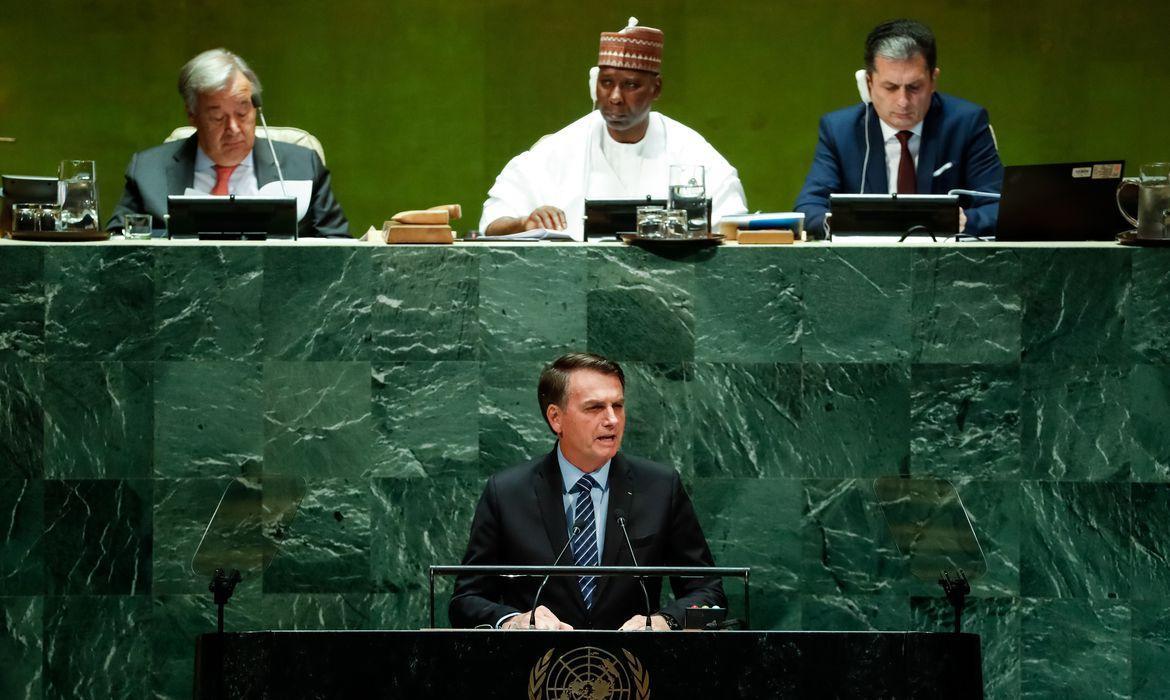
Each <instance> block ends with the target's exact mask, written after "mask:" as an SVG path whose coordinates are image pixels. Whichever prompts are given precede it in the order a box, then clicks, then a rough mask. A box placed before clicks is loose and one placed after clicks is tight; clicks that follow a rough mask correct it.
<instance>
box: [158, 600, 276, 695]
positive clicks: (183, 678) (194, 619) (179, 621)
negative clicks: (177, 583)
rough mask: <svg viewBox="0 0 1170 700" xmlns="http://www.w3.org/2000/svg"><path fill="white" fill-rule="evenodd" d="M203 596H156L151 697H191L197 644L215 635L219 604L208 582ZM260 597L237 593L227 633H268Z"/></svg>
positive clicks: (226, 621) (226, 614)
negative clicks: (200, 638)
mask: <svg viewBox="0 0 1170 700" xmlns="http://www.w3.org/2000/svg"><path fill="white" fill-rule="evenodd" d="M203 588H204V592H203V595H156V596H155V597H154V599H153V600H152V601H151V603H152V605H151V616H150V624H149V641H150V648H151V653H152V659H151V666H150V691H151V692H150V694H151V697H154V698H156V699H158V700H171V699H172V698H173V699H174V700H180V699H181V698H182V699H185V698H190V697H191V684H192V682H193V680H194V659H195V640H196V638H197V637H198V636H199V635H201V634H206V633H208V632H214V631H215V625H216V620H215V604H214V602H213V601H212V597H211V593H208V592H207V590H206V589H207V584H206V582H204V586H203ZM259 603H260V601H259V598H258V596H249V595H247V594H242V593H240V592H239V590H238V589H237V592H236V594H235V595H234V596H232V599H231V600H230V601H228V604H227V606H226V607H225V608H224V629H225V630H227V631H237V630H259V629H265V627H264V625H263V623H262V621H261V619H260V618H259V616H257V615H255V614H252V613H253V610H252V609H253V608H259Z"/></svg>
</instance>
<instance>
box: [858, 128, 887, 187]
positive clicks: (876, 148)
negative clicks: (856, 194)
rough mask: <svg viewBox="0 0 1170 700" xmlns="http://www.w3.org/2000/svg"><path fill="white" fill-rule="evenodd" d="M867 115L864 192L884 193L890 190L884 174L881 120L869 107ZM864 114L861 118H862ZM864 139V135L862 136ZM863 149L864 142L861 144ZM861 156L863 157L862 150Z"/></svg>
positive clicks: (884, 162)
mask: <svg viewBox="0 0 1170 700" xmlns="http://www.w3.org/2000/svg"><path fill="white" fill-rule="evenodd" d="M867 111H869V112H872V114H870V115H869V165H867V166H866V169H865V193H866V194H885V193H886V192H889V191H890V179H889V176H888V175H886V145H885V141H883V140H882V127H881V120H880V119H878V115H877V110H875V109H873V108H872V107H870V108H869V109H868V110H867ZM864 118H865V117H864V115H863V116H862V119H863V120H864ZM862 138H863V139H864V138H865V137H864V135H863V136H862ZM862 148H863V149H864V148H865V146H864V142H863V145H862ZM862 153H863V158H864V151H863V152H862Z"/></svg>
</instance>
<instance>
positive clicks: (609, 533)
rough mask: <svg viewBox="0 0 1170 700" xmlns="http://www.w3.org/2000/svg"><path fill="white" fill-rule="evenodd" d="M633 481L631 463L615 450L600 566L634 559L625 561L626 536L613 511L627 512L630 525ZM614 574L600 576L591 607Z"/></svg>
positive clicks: (611, 463) (610, 467)
mask: <svg viewBox="0 0 1170 700" xmlns="http://www.w3.org/2000/svg"><path fill="white" fill-rule="evenodd" d="M633 491H634V483H633V475H632V474H631V473H630V463H629V462H627V461H626V458H625V457H623V456H622V455H621V453H620V452H619V453H618V454H616V455H614V458H613V461H612V462H610V465H609V510H608V512H607V513H606V514H605V542H604V543H603V546H602V549H601V565H602V566H618V560H619V559H624V560H627V562H626V563H627V564H632V563H633V562H630V561H628V559H629V556H628V555H627V554H626V549H627V545H626V540H625V536H624V535H623V534H622V528H621V526H620V525H618V522H617V516H616V515H615V514H616V513H617V512H618V511H619V510H620V511H622V512H624V513H625V514H626V527H627V528H628V527H629V526H630V518H631V515H630V514H631V513H632V512H633V511H632V510H631V509H632V506H633V502H634V493H633ZM612 580H613V578H612V577H610V576H606V577H604V578H601V579H599V581H598V584H597V595H596V598H595V601H597V602H594V607H597V605H599V601H601V598H602V596H603V595H605V591H606V589H607V588H608V587H609V585H608V584H609V582H610V581H612Z"/></svg>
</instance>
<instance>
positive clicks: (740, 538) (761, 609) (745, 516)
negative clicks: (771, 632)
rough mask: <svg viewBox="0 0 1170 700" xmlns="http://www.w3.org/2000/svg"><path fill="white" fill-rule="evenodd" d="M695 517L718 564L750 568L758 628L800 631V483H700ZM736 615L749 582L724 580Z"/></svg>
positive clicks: (694, 495) (693, 491) (695, 495)
mask: <svg viewBox="0 0 1170 700" xmlns="http://www.w3.org/2000/svg"><path fill="white" fill-rule="evenodd" d="M690 493H691V499H692V501H694V504H695V513H696V514H697V515H698V517H699V523H700V524H701V525H702V527H703V532H704V534H705V535H706V536H707V544H709V545H710V547H711V554H712V555H713V556H714V557H715V564H716V565H718V566H750V567H751V569H752V573H751V580H750V585H751V613H752V628H753V629H799V624H800V622H799V621H800V615H799V613H800V605H799V602H798V601H797V599H796V598H795V596H794V595H793V594H794V593H795V592H796V591H797V590H799V588H800V556H801V539H800V538H801V531H800V528H801V515H802V510H803V505H804V499H803V488H802V486H801V483H800V481H798V480H796V479H725V478H718V479H696V480H695V482H694V484H693V486H692V487H691V489H690ZM723 590H724V591H725V592H726V593H727V597H728V604H729V606H730V608H729V609H730V610H731V613H730V616H731V617H742V616H743V581H742V579H738V578H725V579H723Z"/></svg>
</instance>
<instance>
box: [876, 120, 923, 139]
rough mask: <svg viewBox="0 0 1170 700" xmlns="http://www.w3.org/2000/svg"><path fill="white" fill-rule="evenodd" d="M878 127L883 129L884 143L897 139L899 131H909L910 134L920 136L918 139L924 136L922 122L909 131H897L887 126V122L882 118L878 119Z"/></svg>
mask: <svg viewBox="0 0 1170 700" xmlns="http://www.w3.org/2000/svg"><path fill="white" fill-rule="evenodd" d="M878 125H879V126H881V127H882V142H883V143H885V142H887V141H889V140H890V139H892V138H894V137H896V136H897V135H898V132H899V131H909V132H910V133H912V134H914V135H915V136H918V137H921V136H922V122H918V123H917V124H915V125H914V126H912V127H910V128H909V129H895V128H894V127H892V126H890V125H889V124H887V123H886V122H885V120H883V119H882V118H880V117H879V118H878Z"/></svg>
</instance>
